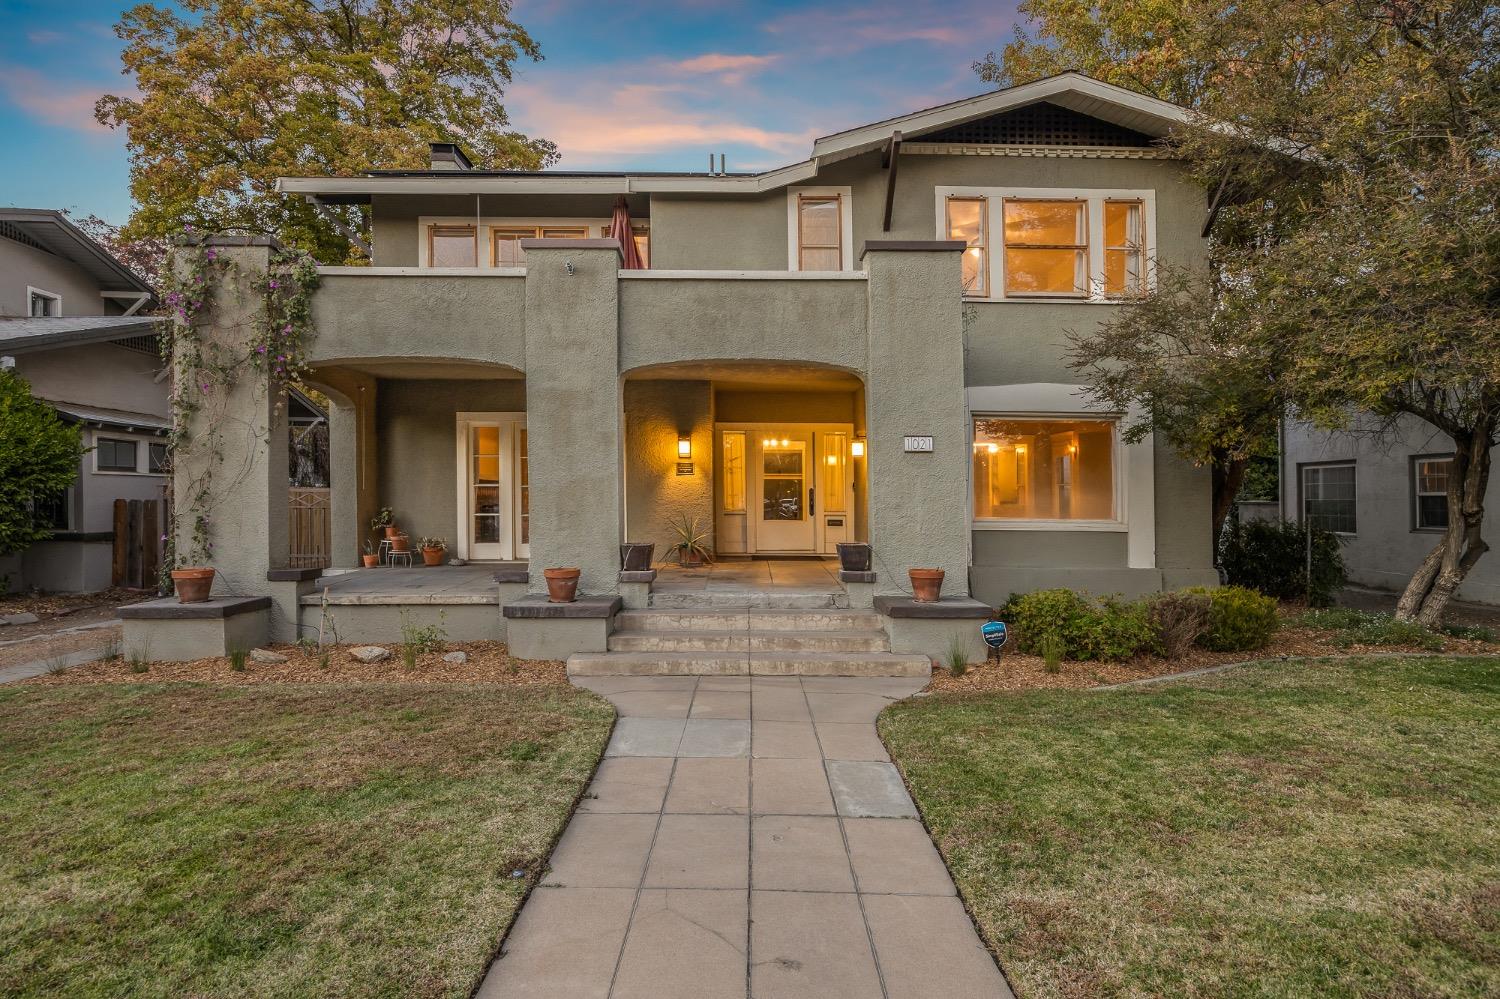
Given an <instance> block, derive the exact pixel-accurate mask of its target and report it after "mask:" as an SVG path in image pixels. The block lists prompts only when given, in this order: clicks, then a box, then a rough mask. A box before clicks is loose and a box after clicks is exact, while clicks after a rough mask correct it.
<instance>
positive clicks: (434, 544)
mask: <svg viewBox="0 0 1500 999" xmlns="http://www.w3.org/2000/svg"><path fill="white" fill-rule="evenodd" d="M417 547H418V548H420V549H421V550H422V564H423V565H442V564H443V553H444V552H445V551H447V550H448V542H446V541H444V540H443V539H442V538H422V539H421V540H420V541H418V542H417Z"/></svg>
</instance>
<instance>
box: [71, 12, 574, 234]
mask: <svg viewBox="0 0 1500 999" xmlns="http://www.w3.org/2000/svg"><path fill="white" fill-rule="evenodd" d="M115 32H116V34H118V35H119V36H120V38H121V39H122V40H123V41H124V42H125V50H124V53H123V56H122V58H123V61H124V72H125V73H126V75H128V76H130V77H131V78H132V79H133V80H134V83H135V85H136V88H137V89H138V91H139V92H138V93H137V94H120V95H109V96H106V97H104V98H102V99H101V100H100V101H99V102H98V105H97V106H96V108H95V114H96V116H97V117H98V119H99V121H100V122H102V123H103V124H105V125H108V126H109V127H111V128H124V129H125V130H126V133H127V144H128V147H129V151H130V158H131V167H130V180H131V193H132V195H133V196H134V198H135V201H136V205H137V208H136V211H135V214H134V215H133V216H132V217H131V219H130V221H129V223H128V224H127V225H126V227H125V233H124V236H125V238H126V239H128V240H141V239H145V238H153V237H154V238H170V237H173V236H175V235H177V234H178V233H180V232H182V231H183V230H184V229H188V228H192V229H197V230H200V231H202V230H214V231H240V232H247V233H251V234H259V235H274V236H276V237H278V238H280V239H281V240H282V241H283V242H286V243H288V244H290V245H294V246H297V247H299V248H301V249H305V250H307V251H309V252H311V253H313V254H314V256H316V257H318V258H319V259H320V260H323V261H325V262H342V261H344V260H346V259H348V258H350V256H351V246H352V245H353V244H352V243H351V240H350V239H349V237H348V235H347V233H350V232H354V233H358V232H359V231H361V230H363V229H365V228H366V226H367V224H368V220H367V218H365V216H364V209H363V208H361V207H359V206H339V207H334V208H327V209H324V210H322V211H320V210H318V209H316V208H315V207H314V206H312V205H309V204H307V203H306V202H304V201H301V200H299V199H293V198H286V197H283V196H281V195H278V194H276V193H275V191H274V185H275V181H276V178H277V177H279V176H288V175H296V174H312V175H320V176H323V175H331V176H351V175H355V174H358V173H360V172H362V171H364V170H367V169H370V168H376V167H378V168H420V167H425V166H426V165H427V162H428V159H427V144H428V143H429V142H432V141H458V142H462V143H463V145H464V147H465V149H466V151H467V152H469V154H470V155H471V157H473V158H474V159H475V162H476V165H477V166H480V167H483V168H494V169H500V168H520V169H538V168H540V167H542V166H545V165H547V164H548V163H551V162H552V161H553V160H554V159H555V158H556V149H555V147H554V146H553V145H552V144H551V143H550V142H546V141H544V140H540V139H532V138H528V137H527V136H525V135H522V134H520V133H519V132H517V131H515V130H514V129H512V128H511V127H510V120H509V117H508V116H507V114H506V110H505V105H504V102H503V98H504V93H505V88H506V86H507V85H508V84H509V83H510V81H511V75H512V72H513V67H514V66H515V65H516V63H518V62H519V61H521V60H527V59H539V58H541V55H540V50H539V48H538V46H537V44H536V42H535V41H534V40H533V39H532V38H531V36H530V35H529V34H527V32H526V30H525V29H524V28H522V27H521V26H520V25H519V24H517V23H516V22H515V21H514V20H513V19H512V18H511V3H510V0H179V2H177V3H176V4H174V5H172V6H165V5H163V6H157V5H154V4H150V3H143V4H139V5H137V6H135V7H132V8H130V9H129V10H127V11H126V12H125V13H124V15H123V16H122V18H121V20H120V23H119V24H118V25H116V26H115Z"/></svg>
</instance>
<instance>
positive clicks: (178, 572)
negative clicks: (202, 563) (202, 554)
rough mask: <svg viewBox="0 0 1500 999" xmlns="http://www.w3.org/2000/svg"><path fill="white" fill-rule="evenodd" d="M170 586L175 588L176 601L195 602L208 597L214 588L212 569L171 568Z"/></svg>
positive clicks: (182, 602) (181, 602) (183, 602)
mask: <svg viewBox="0 0 1500 999" xmlns="http://www.w3.org/2000/svg"><path fill="white" fill-rule="evenodd" d="M172 586H173V587H175V588H176V590H177V602H178V603H180V604H196V603H201V602H203V601H204V600H207V599H208V593H209V591H210V590H212V589H213V588H214V570H213V569H205V568H189V569H173V570H172Z"/></svg>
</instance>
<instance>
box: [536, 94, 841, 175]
mask: <svg viewBox="0 0 1500 999" xmlns="http://www.w3.org/2000/svg"><path fill="white" fill-rule="evenodd" d="M538 75H540V74H538ZM565 91H566V92H569V93H577V94H580V95H584V96H580V97H578V98H576V99H574V98H570V97H566V96H562V94H563V93H564V92H565ZM690 93H691V91H689V90H687V89H686V88H681V87H674V86H655V85H649V84H624V85H618V84H615V83H614V82H612V81H609V80H606V79H599V80H596V81H583V82H580V81H578V80H577V79H576V78H575V79H572V80H570V86H569V87H567V88H557V87H552V86H547V85H545V84H542V83H540V82H536V83H532V82H528V83H518V84H516V85H515V86H514V87H512V88H511V90H510V93H509V96H508V99H507V104H508V105H509V107H510V110H511V112H512V114H513V115H514V117H515V119H516V122H517V123H518V124H519V126H520V127H521V128H522V129H523V130H525V131H526V132H527V133H528V134H530V135H539V136H544V137H546V138H548V139H550V140H552V141H553V142H555V143H557V148H558V150H559V151H560V152H561V153H562V166H563V167H564V168H575V169H576V168H581V167H606V168H608V167H616V166H619V164H620V160H621V159H622V158H624V157H627V156H637V155H641V154H652V153H657V154H666V153H670V152H675V151H678V150H680V149H681V148H683V147H700V148H705V149H722V148H723V147H725V146H727V145H737V146H750V147H752V148H755V149H760V150H764V151H765V152H766V153H768V154H775V156H776V157H779V158H780V160H781V161H782V162H787V161H791V160H797V159H801V158H802V157H804V156H806V155H807V151H808V149H809V148H810V147H811V145H812V140H813V138H814V136H815V134H816V133H815V132H814V131H813V130H810V129H809V130H802V131H778V130H775V129H767V128H761V127H760V126H758V125H753V124H749V123H747V122H744V121H739V120H736V119H735V117H734V115H733V112H732V111H730V110H727V109H724V108H714V109H706V110H697V109H694V108H691V107H689V106H687V105H686V103H685V98H686V96H687V95H688V94H690Z"/></svg>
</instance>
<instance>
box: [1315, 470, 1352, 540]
mask: <svg viewBox="0 0 1500 999" xmlns="http://www.w3.org/2000/svg"><path fill="white" fill-rule="evenodd" d="M1301 467H1302V517H1303V519H1304V520H1306V521H1307V523H1309V524H1311V525H1312V526H1313V527H1317V528H1321V529H1322V530H1325V531H1332V532H1333V533H1334V534H1355V533H1357V529H1358V526H1359V525H1358V522H1357V520H1356V519H1355V477H1354V463H1353V462H1341V463H1338V464H1328V465H1303V466H1301Z"/></svg>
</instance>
